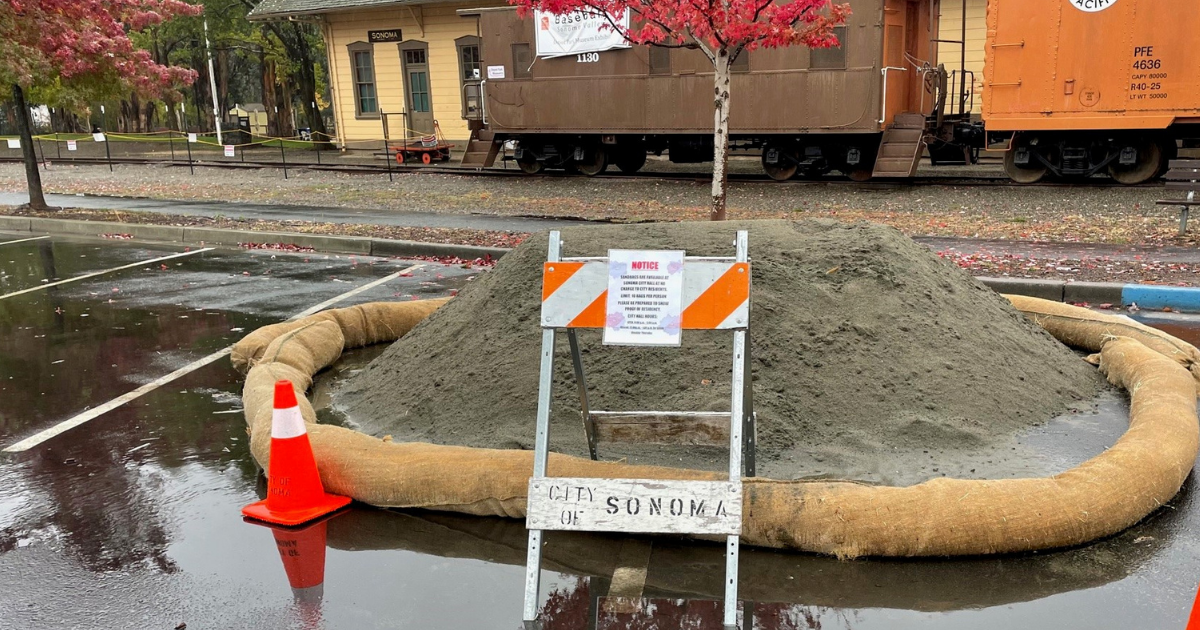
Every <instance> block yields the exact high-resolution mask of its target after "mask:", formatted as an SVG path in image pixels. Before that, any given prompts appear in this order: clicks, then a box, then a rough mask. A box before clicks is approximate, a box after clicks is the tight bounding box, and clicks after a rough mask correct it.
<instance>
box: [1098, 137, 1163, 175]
mask: <svg viewBox="0 0 1200 630" xmlns="http://www.w3.org/2000/svg"><path fill="white" fill-rule="evenodd" d="M1130 146H1132V147H1133V148H1134V149H1136V150H1137V161H1136V162H1134V163H1133V164H1129V165H1123V164H1120V163H1118V162H1113V163H1112V164H1109V165H1108V174H1109V175H1111V176H1112V178H1113V179H1115V180H1117V181H1118V182H1120V183H1122V184H1125V185H1126V186H1135V185H1137V184H1141V183H1144V182H1148V181H1150V180H1152V179H1154V178H1155V176H1157V175H1158V174H1159V171H1161V170H1162V167H1163V163H1164V161H1163V153H1164V151H1163V148H1162V145H1160V144H1159V143H1157V142H1154V141H1150V140H1138V141H1136V142H1134V143H1132V144H1131V145H1130Z"/></svg>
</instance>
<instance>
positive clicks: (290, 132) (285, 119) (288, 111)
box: [276, 81, 296, 138]
mask: <svg viewBox="0 0 1200 630" xmlns="http://www.w3.org/2000/svg"><path fill="white" fill-rule="evenodd" d="M276 105H277V106H278V107H279V115H278V116H276V118H278V125H279V135H281V136H283V137H285V138H288V137H291V136H294V135H296V129H295V127H294V126H293V125H292V84H291V82H290V81H284V82H282V83H280V84H279V100H278V101H277V102H276Z"/></svg>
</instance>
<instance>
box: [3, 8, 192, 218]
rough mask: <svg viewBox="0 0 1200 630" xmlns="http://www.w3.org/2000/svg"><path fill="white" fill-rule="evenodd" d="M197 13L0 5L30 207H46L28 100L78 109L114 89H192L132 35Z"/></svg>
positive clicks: (155, 93)
mask: <svg viewBox="0 0 1200 630" xmlns="http://www.w3.org/2000/svg"><path fill="white" fill-rule="evenodd" d="M201 11H203V7H200V6H195V5H191V4H188V3H186V2H182V1H181V0H0V90H2V91H11V92H12V98H13V101H14V103H15V105H16V109H17V124H18V126H19V128H20V132H21V152H22V154H23V155H24V158H25V176H26V180H27V181H28V184H29V206H30V207H31V208H33V209H36V210H47V209H49V207H48V206H47V205H46V199H45V196H44V195H43V194H42V178H41V174H40V173H38V169H37V156H36V154H35V153H34V150H33V123H32V121H31V116H30V111H29V100H30V98H29V97H30V96H33V97H34V98H36V99H38V100H39V101H40V102H43V103H47V104H56V105H64V104H65V105H76V106H78V105H82V104H85V103H87V102H88V101H89V100H91V99H98V98H103V97H105V96H109V95H112V94H115V93H117V92H119V91H121V92H137V93H139V94H141V95H144V96H146V97H148V98H157V97H161V96H164V95H166V94H168V93H171V92H173V91H174V90H176V89H177V88H179V87H182V86H185V85H189V84H191V82H192V81H194V80H195V78H196V73H195V72H194V71H192V70H189V69H187V68H180V67H175V66H165V65H161V64H158V63H155V62H154V59H153V57H152V56H151V55H150V53H149V52H148V51H146V50H141V49H138V48H137V47H135V46H134V45H133V42H132V41H130V39H129V33H131V32H134V31H140V30H142V29H145V28H147V27H150V26H153V25H155V24H158V23H160V22H162V21H163V20H166V19H168V18H170V17H172V16H176V15H199V14H200V12H201Z"/></svg>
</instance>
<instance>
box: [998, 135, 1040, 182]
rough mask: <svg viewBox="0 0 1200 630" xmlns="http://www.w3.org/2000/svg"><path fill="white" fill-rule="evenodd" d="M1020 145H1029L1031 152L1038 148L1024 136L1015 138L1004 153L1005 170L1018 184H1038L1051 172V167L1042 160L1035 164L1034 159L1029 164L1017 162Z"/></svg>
mask: <svg viewBox="0 0 1200 630" xmlns="http://www.w3.org/2000/svg"><path fill="white" fill-rule="evenodd" d="M1018 143H1020V144H1018ZM1018 146H1022V147H1027V148H1028V149H1029V152H1030V153H1033V152H1035V151H1037V150H1038V148H1037V146H1035V145H1032V144H1030V143H1028V142H1025V138H1023V137H1022V136H1020V135H1018V136H1017V137H1016V138H1014V139H1013V142H1012V146H1011V147H1009V149H1008V152H1006V153H1005V154H1004V172H1005V173H1006V174H1008V178H1009V179H1011V180H1013V181H1014V182H1017V183H1018V184H1036V183H1038V182H1040V181H1042V179H1044V178H1045V177H1046V174H1047V173H1049V172H1050V168H1049V167H1048V166H1046V165H1045V164H1042V163H1041V162H1037V163H1036V164H1035V163H1034V162H1033V160H1030V163H1029V164H1017V147H1018ZM1031 157H1032V156H1031Z"/></svg>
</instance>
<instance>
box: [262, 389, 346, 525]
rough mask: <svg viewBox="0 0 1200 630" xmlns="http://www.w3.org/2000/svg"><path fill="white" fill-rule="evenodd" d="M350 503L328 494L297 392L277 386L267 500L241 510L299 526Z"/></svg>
mask: <svg viewBox="0 0 1200 630" xmlns="http://www.w3.org/2000/svg"><path fill="white" fill-rule="evenodd" d="M349 504H350V498H349V497H343V496H338V495H336V494H326V493H325V488H324V487H322V486H321V477H320V475H319V474H318V473H317V462H316V460H315V459H314V458H313V452H312V445H311V444H309V442H308V432H307V431H306V430H305V428H304V417H303V416H302V415H300V405H299V404H298V403H297V402H296V392H295V390H294V389H292V384H291V382H289V381H279V382H277V383H275V413H274V414H273V415H272V417H271V462H270V472H269V474H268V477H267V498H266V499H265V500H263V501H259V502H257V503H251V504H250V505H247V506H246V507H244V508H242V514H243V515H245V516H248V517H250V518H255V519H258V520H260V521H266V522H268V523H275V524H277V525H299V524H301V523H307V522H308V521H311V520H313V519H315V518H317V517H319V516H322V515H325V514H329V513H330V512H334V511H337V510H340V509H341V508H343V507H346V506H347V505H349Z"/></svg>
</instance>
